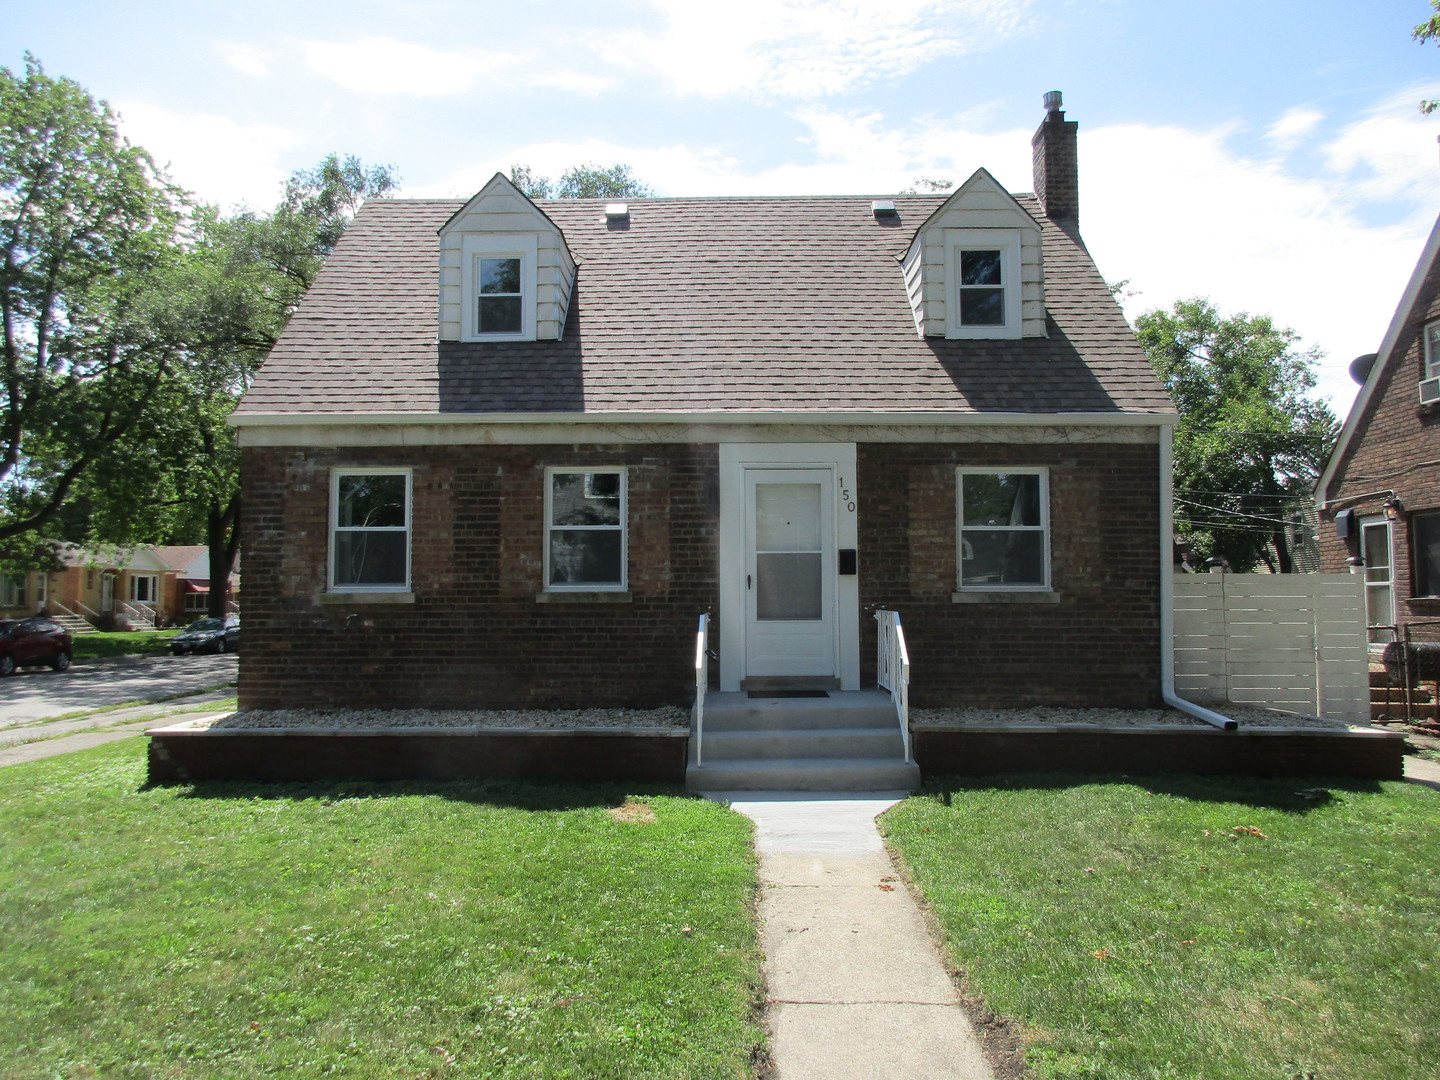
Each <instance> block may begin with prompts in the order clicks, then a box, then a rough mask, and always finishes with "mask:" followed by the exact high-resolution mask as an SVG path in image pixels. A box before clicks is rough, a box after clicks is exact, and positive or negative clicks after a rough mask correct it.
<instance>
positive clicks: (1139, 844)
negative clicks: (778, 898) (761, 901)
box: [882, 776, 1440, 1080]
mask: <svg viewBox="0 0 1440 1080" xmlns="http://www.w3.org/2000/svg"><path fill="white" fill-rule="evenodd" d="M1315 783H1317V782H1316V781H1295V780H1276V781H1261V780H1250V779H1230V778H1214V777H1208V778H1207V777H1199V778H1196V777H1186V778H1175V777H1172V778H1163V779H1158V780H1143V779H1133V778H1132V779H1120V780H1116V781H1114V782H1109V783H1106V782H1096V781H1094V780H1093V779H1085V778H1079V777H1076V778H1072V779H1068V780H1067V779H1057V778H1056V777H1053V776H1045V777H1040V776H1033V777H1010V778H1001V779H999V780H995V779H990V780H985V781H979V780H977V781H961V782H955V783H951V784H946V785H943V786H939V787H937V788H936V789H935V790H932V791H930V792H928V793H926V794H922V795H920V796H917V797H915V798H912V799H910V800H908V801H907V802H905V803H903V804H901V805H900V806H898V807H896V808H895V809H893V810H892V811H890V812H889V813H888V814H887V815H885V816H884V818H882V829H883V831H884V833H885V835H886V838H887V839H888V840H889V842H890V843H891V844H892V845H894V846H895V847H897V848H898V849H899V851H900V852H901V853H902V855H903V857H904V860H905V862H906V864H907V865H908V866H909V868H910V871H911V873H913V875H914V878H915V880H916V881H917V882H918V884H919V887H920V889H921V890H922V891H923V893H924V895H925V897H926V898H927V900H928V902H929V904H930V905H931V907H932V909H933V911H934V913H935V915H936V916H937V918H938V920H939V922H940V923H941V925H942V927H943V932H944V935H945V939H946V944H947V946H948V948H949V950H950V952H951V953H952V956H953V959H954V961H955V963H956V964H957V965H958V966H960V967H963V968H964V969H966V971H967V972H968V979H969V982H970V984H971V987H972V989H973V990H974V991H976V992H978V993H979V994H980V995H981V996H983V998H984V999H985V1002H986V1004H987V1005H988V1006H989V1007H990V1008H992V1009H994V1010H995V1011H996V1012H997V1013H999V1014H1000V1015H1002V1016H1005V1017H1008V1018H1010V1019H1012V1020H1014V1021H1015V1022H1016V1023H1017V1025H1018V1027H1019V1033H1020V1036H1021V1039H1022V1042H1023V1043H1024V1044H1025V1045H1026V1047H1027V1049H1026V1059H1027V1061H1028V1062H1029V1065H1030V1067H1031V1069H1032V1070H1033V1073H1034V1075H1035V1076H1036V1077H1040V1078H1045V1080H1056V1078H1062V1077H1063V1078H1080V1077H1085V1078H1096V1080H1099V1078H1103V1080H1141V1078H1143V1080H1191V1078H1207V1080H1208V1078H1214V1080H1249V1078H1255V1080H1259V1078H1262V1077H1263V1078H1265V1080H1369V1078H1374V1080H1395V1078H1397V1077H1406V1078H1407V1080H1417V1078H1423V1077H1437V1076H1440V970H1437V964H1436V958H1437V956H1440V933H1437V930H1440V795H1437V794H1436V792H1434V791H1432V790H1429V789H1427V788H1424V787H1421V786H1418V785H1408V784H1403V783H1398V782H1396V783H1384V784H1378V783H1377V784H1365V783H1361V782H1354V781H1350V782H1337V783H1335V784H1334V785H1330V786H1327V787H1322V788H1314V787H1312V785H1314V784H1315ZM1297 789H1299V790H1298V791H1297ZM1261 834H1263V835H1261Z"/></svg>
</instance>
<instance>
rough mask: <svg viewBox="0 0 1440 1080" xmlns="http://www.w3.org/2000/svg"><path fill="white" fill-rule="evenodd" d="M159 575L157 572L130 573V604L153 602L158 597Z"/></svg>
mask: <svg viewBox="0 0 1440 1080" xmlns="http://www.w3.org/2000/svg"><path fill="white" fill-rule="evenodd" d="M159 590H160V576H159V575H158V574H131V575H130V602H131V603H132V604H153V603H155V602H156V600H158V599H159V596H158V593H159Z"/></svg>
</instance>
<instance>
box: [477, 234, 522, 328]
mask: <svg viewBox="0 0 1440 1080" xmlns="http://www.w3.org/2000/svg"><path fill="white" fill-rule="evenodd" d="M462 250H463V258H464V260H465V261H464V269H463V272H462V275H461V276H462V281H461V288H462V290H463V292H464V295H465V298H466V299H465V308H466V310H465V314H464V327H463V334H464V336H465V337H466V338H468V339H470V340H472V341H506V340H510V341H533V340H534V339H535V307H536V287H535V266H536V259H537V256H538V252H539V244H538V241H537V240H536V238H535V237H534V236H532V235H527V234H518V235H516V234H509V233H495V234H485V235H472V236H466V237H465V239H464V241H463V244H462Z"/></svg>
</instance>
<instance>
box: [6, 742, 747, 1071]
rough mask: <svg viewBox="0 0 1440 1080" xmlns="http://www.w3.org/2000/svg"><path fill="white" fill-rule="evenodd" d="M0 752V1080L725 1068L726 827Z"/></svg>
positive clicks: (731, 894)
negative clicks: (10, 760) (164, 779)
mask: <svg viewBox="0 0 1440 1080" xmlns="http://www.w3.org/2000/svg"><path fill="white" fill-rule="evenodd" d="M144 750H145V744H144V741H143V740H140V739H136V740H127V741H125V742H121V743H115V744H112V745H109V746H105V747H101V748H98V749H96V750H93V751H87V752H84V753H80V754H72V755H67V756H63V757H58V758H53V759H50V760H47V761H41V762H36V763H34V764H29V765H16V766H11V767H8V768H5V769H0V837H3V840H0V1076H3V1077H7V1078H11V1077H36V1078H41V1077H44V1078H47V1080H48V1078H56V1077H61V1078H79V1077H107V1078H109V1077H123V1078H132V1077H133V1078H136V1080H141V1078H144V1080H150V1078H154V1077H176V1078H188V1077H207V1078H208V1077H214V1078H224V1080H241V1078H246V1077H274V1076H279V1075H285V1076H293V1077H297V1078H303V1077H320V1076H325V1077H377V1078H378V1077H386V1078H390V1077H497V1078H500V1077H503V1078H507V1080H508V1078H515V1080H519V1078H531V1077H534V1078H540V1077H544V1078H547V1080H550V1078H562V1077H572V1078H576V1080H579V1078H585V1080H590V1078H615V1080H634V1078H642V1077H644V1078H649V1077H655V1078H669V1077H694V1078H704V1080H711V1078H725V1077H736V1078H748V1077H750V1076H751V1075H752V1073H753V1065H752V1055H754V1054H757V1053H758V1052H759V1051H758V1048H759V1047H760V1046H761V1043H762V1038H763V1036H762V1032H761V1031H760V1029H759V1027H758V1026H757V1024H756V1021H755V1016H754V1009H755V1006H756V1002H757V1000H758V998H759V994H760V990H759V977H760V976H759V965H760V954H759V951H758V945H757V942H756V939H755V931H754V925H753V921H752V917H751V905H752V902H753V898H754V892H753V890H754V866H753V857H752V855H751V853H750V850H749V835H750V826H749V823H748V822H746V821H745V820H744V819H743V818H741V817H739V816H738V815H736V814H733V813H731V812H730V811H728V810H726V809H724V808H723V807H720V806H718V805H715V804H712V803H708V802H703V801H700V800H696V799H690V798H685V797H683V796H681V795H679V794H676V793H665V794H653V795H651V796H649V797H645V796H644V795H636V796H635V797H634V799H632V800H630V801H629V802H628V803H627V799H626V790H625V789H624V788H622V787H618V786H612V787H580V786H559V785H556V786H544V785H524V784H500V783H495V784H483V783H475V784H460V783H456V784H441V783H414V784H365V783H352V784H337V785H242V784H223V785H222V784H212V785H206V786H205V787H203V788H201V789H195V788H188V787H177V788H157V789H149V790H147V789H145V788H144V786H143V777H144V765H143V761H144V759H143V754H144Z"/></svg>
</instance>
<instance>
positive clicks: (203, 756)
mask: <svg viewBox="0 0 1440 1080" xmlns="http://www.w3.org/2000/svg"><path fill="white" fill-rule="evenodd" d="M146 734H147V735H148V736H149V737H150V763H149V764H150V770H149V777H150V783H152V784H188V783H193V782H195V781H199V780H261V781H295V780H340V779H345V780H476V779H520V778H523V779H529V780H598V779H606V780H638V781H651V782H663V783H675V784H683V783H684V782H685V756H686V747H687V745H688V742H689V733H688V732H685V731H646V732H635V731H618V730H609V729H589V730H581V731H549V730H543V731H535V730H528V731H519V730H514V729H510V730H495V729H489V730H486V729H474V728H467V729H458V730H449V731H447V730H441V729H436V728H428V729H420V730H417V729H413V728H410V729H406V728H382V729H372V730H368V731H336V730H333V729H322V728H288V729H283V730H276V729H253V730H245V729H237V728H227V729H223V730H219V731H216V730H213V729H212V730H204V729H199V730H197V729H194V728H191V729H188V730H187V729H185V728H183V727H176V728H159V729H155V730H152V731H149V732H146Z"/></svg>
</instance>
